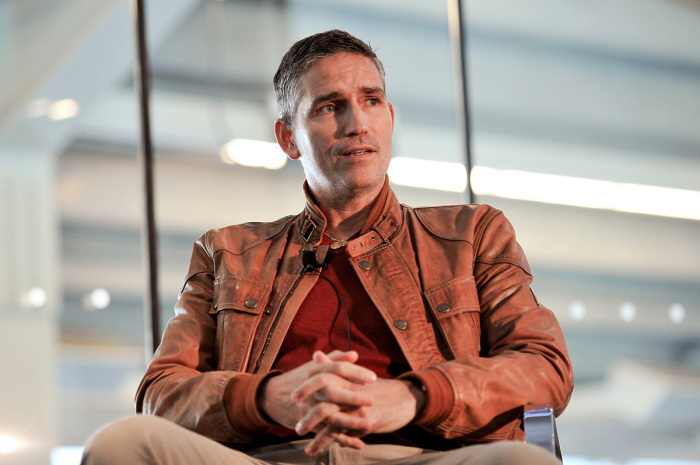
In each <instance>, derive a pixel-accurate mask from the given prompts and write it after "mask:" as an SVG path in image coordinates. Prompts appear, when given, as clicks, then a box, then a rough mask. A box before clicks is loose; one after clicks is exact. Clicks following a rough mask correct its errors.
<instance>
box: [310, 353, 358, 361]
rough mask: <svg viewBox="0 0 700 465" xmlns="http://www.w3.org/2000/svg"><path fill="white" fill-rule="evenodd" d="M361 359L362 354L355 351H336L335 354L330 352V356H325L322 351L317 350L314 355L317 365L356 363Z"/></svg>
mask: <svg viewBox="0 0 700 465" xmlns="http://www.w3.org/2000/svg"><path fill="white" fill-rule="evenodd" d="M359 358H360V354H358V353H357V352H356V351H354V350H349V351H347V352H344V351H341V350H334V351H333V352H330V353H328V354H325V353H323V352H321V351H320V350H317V351H316V352H314V354H313V361H314V362H316V363H329V362H350V363H355V362H356V361H357V360H358V359H359Z"/></svg>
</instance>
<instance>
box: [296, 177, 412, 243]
mask: <svg viewBox="0 0 700 465" xmlns="http://www.w3.org/2000/svg"><path fill="white" fill-rule="evenodd" d="M384 182H385V189H383V190H382V194H384V195H380V196H379V197H378V198H377V204H382V203H383V208H382V210H381V212H380V213H379V215H377V217H376V219H375V220H374V221H373V222H372V224H371V225H369V227H367V225H365V227H364V228H363V231H362V234H361V235H360V236H359V237H357V238H355V239H352V240H350V241H348V249H349V250H350V249H351V247H350V245H351V244H353V243H355V242H358V241H360V240H361V239H363V238H365V240H364V242H365V243H367V242H368V241H367V240H366V238H368V237H370V233H372V232H373V231H374V233H376V234H378V235H379V237H380V238H381V239H382V241H380V242H384V241H388V240H389V239H390V238H391V237H392V236H393V235H394V234H396V232H397V231H398V229H399V228H400V226H401V224H402V214H401V205H400V204H399V201H398V199H397V198H396V194H394V191H393V190H392V189H391V188H390V187H388V185H389V178H388V177H387V178H386V180H385V181H384ZM303 189H304V195H305V196H306V206H305V208H304V212H303V213H302V214H301V215H300V222H299V231H300V233H301V236H302V238H303V240H304V241H305V242H307V243H308V244H310V245H318V244H319V243H320V242H321V239H322V238H323V232H324V231H325V230H326V223H327V220H326V216H325V215H324V214H323V212H322V211H321V209H320V208H319V207H318V205H316V202H315V201H314V198H313V196H312V195H311V192H310V191H309V186H308V184H307V182H306V181H304V186H303ZM372 241H376V237H375V238H372Z"/></svg>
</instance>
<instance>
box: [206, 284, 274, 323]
mask: <svg viewBox="0 0 700 465" xmlns="http://www.w3.org/2000/svg"><path fill="white" fill-rule="evenodd" d="M270 290H271V287H270V286H269V285H267V284H262V283H258V282H255V281H251V280H248V279H244V278H239V277H237V276H225V277H222V278H218V279H217V280H216V281H215V282H214V300H213V301H212V306H211V310H210V311H209V313H211V314H214V313H218V312H219V311H221V310H236V311H240V312H245V313H250V314H254V315H257V314H259V313H260V312H261V311H262V310H263V309H264V308H265V306H266V305H267V301H268V299H269V297H270Z"/></svg>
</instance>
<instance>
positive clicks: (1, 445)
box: [0, 434, 22, 454]
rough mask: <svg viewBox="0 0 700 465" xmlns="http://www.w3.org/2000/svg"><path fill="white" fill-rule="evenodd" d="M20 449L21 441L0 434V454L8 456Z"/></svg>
mask: <svg viewBox="0 0 700 465" xmlns="http://www.w3.org/2000/svg"><path fill="white" fill-rule="evenodd" d="M20 447H22V441H20V440H19V439H17V438H14V437H12V436H7V435H5V434H0V454H10V453H12V452H14V451H16V450H17V449H19V448H20Z"/></svg>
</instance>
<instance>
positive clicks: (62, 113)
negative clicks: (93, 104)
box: [49, 98, 80, 121]
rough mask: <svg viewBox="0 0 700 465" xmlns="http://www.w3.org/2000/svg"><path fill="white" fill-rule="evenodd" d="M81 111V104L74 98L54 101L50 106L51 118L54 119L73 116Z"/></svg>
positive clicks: (59, 119) (58, 119)
mask: <svg viewBox="0 0 700 465" xmlns="http://www.w3.org/2000/svg"><path fill="white" fill-rule="evenodd" d="M78 113H80V105H79V104H78V102H76V101H75V100H73V99H69V98H67V99H63V100H57V101H55V102H53V103H52V104H51V105H50V106H49V118H50V119H52V120H54V121H61V120H64V119H69V118H73V117H75V116H78Z"/></svg>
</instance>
